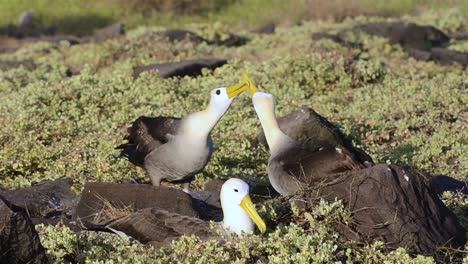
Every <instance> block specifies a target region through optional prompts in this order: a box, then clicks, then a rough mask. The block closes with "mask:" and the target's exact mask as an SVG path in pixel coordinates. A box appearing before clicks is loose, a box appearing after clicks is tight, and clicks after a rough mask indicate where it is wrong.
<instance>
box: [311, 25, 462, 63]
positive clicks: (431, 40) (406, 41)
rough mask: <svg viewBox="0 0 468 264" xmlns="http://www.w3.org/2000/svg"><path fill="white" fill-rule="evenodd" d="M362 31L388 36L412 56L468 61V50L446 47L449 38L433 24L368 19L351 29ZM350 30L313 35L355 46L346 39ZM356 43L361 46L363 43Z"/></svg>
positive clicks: (420, 58)
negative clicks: (454, 49)
mask: <svg viewBox="0 0 468 264" xmlns="http://www.w3.org/2000/svg"><path fill="white" fill-rule="evenodd" d="M356 30H357V31H363V32H366V33H367V34H370V35H376V36H381V37H384V38H388V39H389V41H390V43H393V44H399V45H401V47H402V48H403V49H404V50H405V51H406V52H407V53H408V54H409V55H410V56H411V57H413V58H415V59H417V60H423V61H435V62H438V63H440V64H443V65H445V64H452V63H458V64H461V65H463V66H467V65H468V53H467V52H459V51H453V50H449V49H446V48H444V47H445V46H446V45H447V44H448V43H449V42H450V38H449V37H448V36H447V35H446V34H445V33H444V32H442V31H440V30H439V29H437V28H435V27H433V26H420V25H417V24H414V23H407V22H392V23H369V24H364V25H359V26H356V27H355V28H353V29H352V30H351V31H356ZM346 33H347V31H342V32H340V33H338V34H336V35H334V34H328V33H323V32H318V33H314V34H312V39H314V40H319V39H330V40H332V41H335V42H337V43H339V44H341V45H345V46H349V47H356V43H353V42H351V41H348V40H347V39H346ZM357 47H360V48H362V46H361V45H359V44H358V45H357Z"/></svg>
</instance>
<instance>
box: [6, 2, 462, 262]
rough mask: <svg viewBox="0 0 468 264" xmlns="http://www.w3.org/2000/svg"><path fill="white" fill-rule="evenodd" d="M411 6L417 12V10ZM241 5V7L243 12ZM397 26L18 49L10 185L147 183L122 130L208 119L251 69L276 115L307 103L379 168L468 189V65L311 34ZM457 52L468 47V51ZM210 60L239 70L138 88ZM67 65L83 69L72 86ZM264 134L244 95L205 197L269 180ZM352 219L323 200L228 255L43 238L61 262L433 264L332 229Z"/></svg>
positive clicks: (225, 130) (304, 27) (184, 247)
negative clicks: (145, 68)
mask: <svg viewBox="0 0 468 264" xmlns="http://www.w3.org/2000/svg"><path fill="white" fill-rule="evenodd" d="M0 1H2V2H1V4H0V5H2V6H5V7H11V6H13V5H12V4H9V3H10V1H7V0H0ZM48 2H49V1H46V0H43V1H37V2H36V3H38V5H39V3H48ZM50 2H51V1H50ZM64 2H65V1H64ZM390 2H394V1H390ZM432 2H434V3H435V2H437V1H431V3H432ZM20 3H21V5H19V6H21V10H22V9H23V7H24V8H26V4H24V3H25V1H23V2H20ZM67 3H69V4H70V5H69V8H68V9H65V7H63V8H60V7H59V6H60V5H58V6H57V8H56V9H53V10H56V12H58V14H60V12H65V11H67V12H68V11H69V12H77V14H85V11H83V10H82V9H80V8H76V9H75V8H74V5H77V4H76V3H77V2H76V1H71V2H67ZM84 3H86V1H84ZM395 3H396V1H395ZM405 3H408V6H409V7H411V6H414V5H415V4H414V3H418V1H406V2H405ZM23 4H24V5H23ZM80 5H81V4H80ZM236 6H239V7H236ZM405 6H406V5H405ZM15 8H16V7H15ZM230 8H232V10H236V9H235V8H238V9H239V10H242V8H241V4H240V3H237V4H232V6H231V7H230ZM406 8H407V7H404V9H405V10H407V9H406ZM18 9H19V7H18ZM409 9H410V8H408V10H409ZM10 10H12V9H10ZM37 10H38V11H39V12H42V11H40V10H44V12H46V11H45V10H52V9H50V8H49V6H48V5H45V4H44V7H43V9H40V8H37ZM112 10H113V9H109V12H110V13H109V15H108V17H110V20H113V19H114V18H113V14H112V13H111V12H112ZM222 10H224V9H222ZM252 10H254V9H252ZM10 12H12V13H13V12H16V11H10ZM96 12H98V11H96ZM99 12H101V11H99ZM219 12H227V11H219ZM405 12H406V11H405ZM257 13H258V12H257ZM44 14H46V13H44ZM86 14H88V13H86ZM466 14H467V13H466V12H464V11H463V10H462V9H448V10H441V11H437V12H435V11H428V12H424V13H422V14H421V15H420V16H407V17H406V18H407V19H409V20H411V21H415V22H421V23H429V24H432V25H434V26H436V27H439V28H441V29H443V30H446V31H455V30H454V28H456V30H457V31H458V30H460V31H465V32H467V31H468V16H467V15H466ZM233 16H234V17H235V16H237V15H233ZM12 17H16V14H15V15H13V16H12ZM52 17H53V16H51V19H52ZM57 17H60V15H57ZM208 18H209V19H217V18H219V17H216V16H215V17H213V18H210V17H209V16H208ZM2 19H12V18H11V17H10V18H2ZM129 19H130V18H129ZM226 19H227V18H226ZM387 20H391V19H387V18H382V17H357V18H354V19H346V20H344V21H343V22H340V23H334V22H304V23H303V24H301V25H298V26H292V27H279V28H277V33H276V34H274V35H254V34H252V33H249V32H246V31H240V32H239V34H241V35H243V36H246V37H248V38H250V41H249V42H248V43H247V44H246V45H245V46H242V47H239V48H228V47H217V46H209V45H207V44H200V45H196V44H193V43H190V42H186V41H183V42H178V43H175V44H174V43H170V42H168V41H167V40H165V39H163V38H161V37H159V36H158V35H156V34H155V33H156V32H159V31H161V30H163V29H164V28H162V27H139V28H137V29H134V30H131V31H129V32H128V34H127V37H126V38H123V39H114V40H108V41H105V42H103V43H99V44H97V43H87V44H82V45H74V46H71V45H70V44H69V43H68V42H60V43H57V44H51V43H35V44H30V45H28V46H25V47H23V48H21V49H19V50H18V51H16V52H15V53H11V54H1V55H0V61H7V60H20V61H21V60H31V61H33V62H34V63H36V64H37V65H38V67H37V68H36V69H33V70H29V69H26V68H24V67H20V68H15V69H10V70H5V71H1V72H0V97H1V98H2V100H1V103H0V123H1V124H2V126H0V186H1V187H4V188H12V187H25V186H30V185H31V184H33V183H37V182H40V181H43V180H46V179H56V178H59V177H61V176H64V175H66V176H68V177H72V178H74V179H76V180H77V182H78V184H77V185H76V189H77V191H80V190H81V188H82V184H84V183H85V182H88V181H109V182H125V181H128V180H129V179H131V178H139V179H142V180H145V181H148V182H149V180H148V179H147V177H146V176H145V174H144V172H143V171H142V170H141V169H138V168H135V167H133V166H132V165H131V164H130V163H128V162H126V161H124V160H122V159H119V158H118V152H117V151H116V150H114V148H115V146H117V145H118V144H119V143H120V142H121V141H122V135H121V134H120V129H121V128H122V127H124V126H126V125H127V124H128V123H129V122H131V121H132V120H134V119H135V118H136V117H138V116H140V115H147V116H152V115H174V116H182V115H184V114H187V113H188V112H191V111H194V110H197V109H201V108H203V107H204V106H205V105H206V103H207V100H208V96H207V95H208V93H209V91H210V90H211V89H213V88H215V87H220V86H226V85H230V84H235V83H238V82H239V81H240V78H241V73H242V72H244V71H246V72H248V73H249V75H250V77H251V79H252V80H253V81H254V82H255V83H256V84H257V85H258V87H259V88H261V89H264V90H266V91H268V92H271V93H272V94H274V95H275V96H276V97H277V111H278V113H279V115H283V114H286V113H287V112H288V111H291V110H294V109H296V108H298V107H300V106H302V105H307V106H309V107H312V108H313V109H315V110H316V111H317V112H319V113H320V114H322V115H324V116H326V117H328V118H329V120H330V121H332V122H334V123H335V124H337V125H338V126H340V127H341V128H342V129H343V131H344V132H345V133H347V134H349V135H350V136H351V137H352V139H353V140H354V143H355V144H356V145H357V146H360V147H362V148H363V149H365V150H366V151H367V152H368V153H369V154H370V155H371V156H372V157H373V158H374V160H376V161H377V162H379V163H397V164H409V165H412V166H415V167H416V168H418V169H420V170H423V171H426V172H428V173H430V174H433V175H434V174H444V175H448V176H451V177H454V178H456V179H459V180H464V181H466V180H468V153H467V151H466V146H467V143H468V132H467V120H468V111H467V105H468V95H467V93H466V91H467V89H468V73H467V71H466V69H463V68H462V67H460V66H457V65H451V66H441V65H438V64H435V63H433V62H421V61H415V60H414V59H412V58H409V57H408V56H407V55H406V54H405V53H404V52H403V51H402V50H401V48H400V47H399V46H397V45H391V44H389V43H388V42H387V40H385V39H382V38H378V37H371V36H368V35H365V34H359V35H353V34H351V35H349V36H347V37H348V38H350V39H352V40H353V41H355V42H357V43H360V44H362V49H358V48H347V47H343V46H340V45H338V44H336V43H332V42H330V41H328V40H321V41H312V39H311V33H313V32H319V31H327V32H331V33H335V32H338V31H340V30H342V29H346V28H351V27H352V26H354V25H356V24H359V23H365V22H370V21H373V22H376V21H387ZM208 21H210V20H208ZM225 21H226V22H229V20H228V19H227V20H225ZM44 23H48V22H44ZM228 25H229V23H228V24H223V23H219V24H217V25H216V26H213V25H211V26H206V25H194V24H192V25H189V26H187V27H186V28H187V29H192V30H196V31H199V32H205V34H209V32H211V31H213V30H215V31H222V32H224V31H226V29H227V28H228ZM453 46H454V47H453V48H454V49H457V50H462V51H468V48H467V47H468V43H467V41H458V42H456V43H453ZM449 48H452V47H449ZM358 54H359V56H357V55H358ZM205 57H224V58H228V59H229V64H227V65H225V66H223V67H221V68H218V69H216V70H215V71H212V72H211V71H204V73H203V75H202V76H200V77H196V78H191V77H183V78H171V79H160V78H159V77H158V76H157V75H155V74H152V73H143V74H142V75H141V76H140V77H139V78H138V79H134V78H133V77H132V67H134V66H138V65H143V64H148V63H157V62H166V61H177V60H182V59H193V58H205ZM68 69H73V70H74V71H78V70H79V71H80V73H79V74H78V75H75V76H72V77H67V70H68ZM240 124H241V125H240ZM259 132H260V124H259V122H258V120H257V117H256V115H255V112H254V109H253V107H252V104H251V101H250V100H249V98H248V96H246V95H243V96H241V97H240V98H238V99H237V100H236V101H235V103H234V104H233V105H232V107H231V109H230V110H229V111H228V113H227V114H226V115H225V117H223V119H222V120H221V122H220V123H219V124H218V126H217V127H216V128H215V130H214V132H213V138H214V143H215V146H216V149H217V150H216V152H215V153H214V155H213V159H212V160H211V161H210V163H209V165H208V166H207V167H206V170H205V171H204V172H203V173H202V174H200V175H198V176H197V178H196V181H195V184H194V185H195V186H194V187H195V188H200V187H201V186H202V185H203V184H204V183H205V182H206V181H207V180H208V179H210V178H226V177H239V178H242V179H246V180H248V181H250V182H263V183H266V182H267V181H268V179H267V178H266V171H265V169H266V161H267V158H268V152H267V150H266V149H265V147H263V146H256V145H254V144H253V143H252V139H253V138H255V137H256V135H257V134H258V133H259ZM444 199H445V202H446V204H447V205H448V206H449V207H450V208H452V209H453V211H454V212H455V213H456V214H457V215H459V217H460V219H461V222H462V223H463V224H464V226H465V227H468V226H467V224H468V221H467V219H468V218H467V215H466V211H467V205H468V201H467V200H466V197H463V196H460V195H457V194H453V193H447V194H445V195H444ZM257 204H258V207H259V209H260V214H262V216H264V217H265V218H266V219H268V220H269V221H271V222H277V221H279V220H278V218H279V215H280V213H279V211H280V210H281V206H283V205H282V204H281V201H276V200H275V201H262V200H259V199H258V200H257ZM346 217H347V212H346V210H344V209H343V208H342V207H341V206H340V204H339V203H336V204H325V203H322V204H320V205H318V206H317V207H316V208H315V209H314V211H313V212H308V213H298V214H296V215H294V216H293V217H292V219H291V223H289V224H282V225H280V226H278V227H273V226H272V227H270V229H269V230H268V232H267V234H265V235H253V236H251V237H248V238H247V239H243V240H240V241H233V242H230V243H227V244H225V245H219V244H218V243H217V242H214V241H209V242H200V241H198V239H196V238H184V239H182V240H180V241H178V242H177V243H175V244H174V245H173V246H172V247H171V248H168V249H161V250H156V249H152V248H147V247H144V246H142V245H138V244H135V243H131V242H129V241H125V240H122V239H121V238H116V237H115V236H106V235H102V234H93V233H83V234H80V235H76V234H73V233H72V232H71V231H70V230H69V229H67V228H65V227H58V228H55V227H54V228H51V227H44V226H38V228H39V231H40V234H41V239H42V241H43V243H44V245H45V247H46V248H47V249H48V252H49V254H50V256H51V258H52V259H53V260H54V261H55V262H57V263H63V262H70V261H80V262H90V263H91V262H98V261H99V260H101V262H100V263H103V260H106V261H107V262H106V263H112V262H114V263H135V262H137V263H138V262H139V263H143V262H158V261H159V262H162V263H164V262H167V261H174V259H178V260H180V261H181V262H186V263H192V262H194V261H198V262H200V263H203V262H205V260H210V261H216V260H217V261H219V262H229V261H232V262H238V263H244V262H248V261H249V262H250V261H251V262H255V261H259V262H263V263H266V262H268V261H270V262H274V263H287V262H290V263H301V262H315V263H317V262H323V263H328V262H333V261H339V260H343V259H345V258H346V257H348V258H349V260H350V261H351V262H361V263H383V262H384V261H388V262H389V263H408V262H412V261H413V263H433V262H434V260H433V259H432V258H431V257H423V256H417V258H416V259H412V258H411V257H410V256H409V255H408V254H407V253H406V252H405V250H403V249H397V250H395V251H390V252H388V251H385V250H384V247H383V245H382V244H381V243H375V244H371V245H358V244H357V243H350V242H347V243H344V242H342V241H341V240H340V237H339V235H338V233H337V232H336V231H335V230H334V229H333V225H332V223H333V222H334V221H335V220H336V219H337V218H339V219H346ZM302 249H307V250H302ZM466 250H468V248H466ZM465 261H468V259H466V258H465Z"/></svg>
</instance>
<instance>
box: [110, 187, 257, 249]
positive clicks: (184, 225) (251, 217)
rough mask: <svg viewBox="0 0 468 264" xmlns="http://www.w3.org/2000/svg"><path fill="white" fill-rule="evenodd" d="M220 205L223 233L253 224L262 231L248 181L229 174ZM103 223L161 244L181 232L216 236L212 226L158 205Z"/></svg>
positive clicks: (251, 229)
mask: <svg viewBox="0 0 468 264" xmlns="http://www.w3.org/2000/svg"><path fill="white" fill-rule="evenodd" d="M220 196H221V207H222V209H223V214H224V219H223V221H222V222H218V223H217V224H218V227H219V228H220V230H221V231H222V233H223V234H224V235H227V236H229V235H230V234H231V233H236V234H237V235H240V236H241V235H243V234H244V233H245V234H250V233H253V232H254V230H255V225H256V226H257V227H258V229H259V230H260V231H261V232H262V233H264V232H265V230H266V224H265V222H264V221H263V219H262V218H261V217H260V216H259V215H258V213H257V211H256V210H255V207H254V205H253V203H252V200H251V199H250V195H249V185H248V184H247V183H245V182H244V181H242V180H240V179H237V178H231V179H229V180H227V181H226V182H225V183H224V184H223V186H222V188H221V194H220ZM107 227H110V228H112V229H117V230H119V231H121V232H124V233H125V234H127V235H130V236H132V237H134V238H136V239H137V240H139V241H140V242H142V243H147V242H151V243H152V244H156V245H165V244H168V243H170V242H171V241H172V240H174V239H177V238H179V237H180V236H182V235H196V236H199V237H200V238H202V239H210V238H218V237H219V235H218V234H217V232H216V229H212V228H211V226H210V223H209V222H207V221H203V220H201V219H199V218H194V217H189V216H185V215H180V214H177V213H173V212H168V211H166V210H162V209H159V208H156V207H155V208H145V209H141V210H138V211H136V212H134V213H132V214H130V215H128V216H125V217H123V218H119V219H116V220H114V221H113V222H112V223H110V224H108V225H107Z"/></svg>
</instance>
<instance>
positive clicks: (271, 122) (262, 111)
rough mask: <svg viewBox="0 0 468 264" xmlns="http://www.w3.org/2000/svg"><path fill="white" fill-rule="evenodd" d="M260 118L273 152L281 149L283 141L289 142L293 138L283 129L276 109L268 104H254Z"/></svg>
mask: <svg viewBox="0 0 468 264" xmlns="http://www.w3.org/2000/svg"><path fill="white" fill-rule="evenodd" d="M254 107H255V111H256V112H257V116H258V119H259V120H260V123H261V124H262V128H263V133H264V134H265V138H266V141H267V143H268V146H269V147H270V152H271V153H276V152H277V151H278V150H280V149H281V147H282V145H283V144H282V143H284V142H289V141H290V140H291V139H290V137H288V136H287V135H286V134H284V133H283V131H281V129H280V128H279V125H278V121H276V115H275V109H274V107H270V106H268V105H261V106H260V105H254Z"/></svg>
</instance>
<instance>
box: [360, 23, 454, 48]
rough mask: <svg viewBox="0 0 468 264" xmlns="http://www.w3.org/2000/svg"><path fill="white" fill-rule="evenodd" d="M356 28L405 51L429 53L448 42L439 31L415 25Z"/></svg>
mask: <svg viewBox="0 0 468 264" xmlns="http://www.w3.org/2000/svg"><path fill="white" fill-rule="evenodd" d="M356 28H357V29H359V30H362V31H364V32H366V33H367V34H369V35H377V36H381V37H385V38H388V39H389V40H390V42H391V43H398V44H400V45H401V46H402V47H403V48H405V49H418V50H425V51H430V50H431V49H432V48H433V47H441V46H443V45H445V44H447V43H448V42H449V41H450V38H449V37H448V36H447V35H446V34H445V33H443V32H442V31H440V30H439V29H437V28H435V27H433V26H420V25H417V24H415V23H406V22H392V23H369V24H364V25H360V26H357V27H356Z"/></svg>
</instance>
